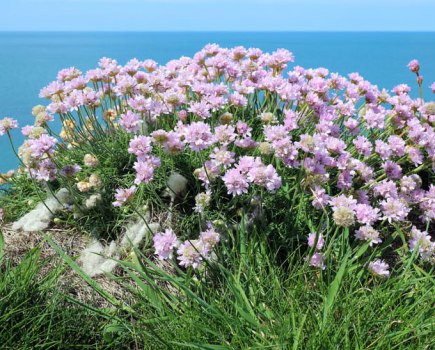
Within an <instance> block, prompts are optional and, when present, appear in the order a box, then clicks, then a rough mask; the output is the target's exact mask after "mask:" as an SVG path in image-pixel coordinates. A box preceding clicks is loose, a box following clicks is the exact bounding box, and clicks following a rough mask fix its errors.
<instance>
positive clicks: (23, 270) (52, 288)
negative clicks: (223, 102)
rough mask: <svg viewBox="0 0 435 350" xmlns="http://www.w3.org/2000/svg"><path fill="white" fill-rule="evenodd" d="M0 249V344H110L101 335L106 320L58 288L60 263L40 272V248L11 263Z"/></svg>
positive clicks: (78, 346)
mask: <svg viewBox="0 0 435 350" xmlns="http://www.w3.org/2000/svg"><path fill="white" fill-rule="evenodd" d="M1 242H3V240H1ZM1 247H2V243H0V248H1ZM1 250H2V249H0V348H1V349H14V350H15V349H99V348H103V347H107V348H111V347H110V346H109V345H110V343H107V342H105V341H104V339H103V337H102V335H101V330H102V329H103V328H104V327H105V326H106V324H107V321H106V320H105V319H103V318H101V317H98V316H97V315H95V314H94V313H91V312H89V311H88V310H87V309H85V308H83V307H77V306H76V305H75V304H73V303H71V302H70V301H68V299H67V298H66V297H65V295H63V294H62V293H61V292H60V291H59V289H58V284H57V282H58V279H59V276H60V275H61V274H62V273H63V270H64V268H63V267H62V266H59V267H56V268H53V269H50V270H49V271H48V272H47V273H43V271H42V269H43V268H44V267H45V264H47V262H46V261H44V260H42V259H41V257H40V249H39V248H34V249H32V250H31V251H29V252H28V254H27V255H26V256H25V257H24V258H23V259H22V261H21V262H20V263H19V264H18V265H16V266H15V265H13V264H12V263H11V261H10V260H9V259H7V258H6V257H4V256H3V257H2V253H1ZM114 345H115V346H117V344H116V343H115V344H114Z"/></svg>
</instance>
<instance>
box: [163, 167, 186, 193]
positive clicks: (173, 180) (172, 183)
mask: <svg viewBox="0 0 435 350" xmlns="http://www.w3.org/2000/svg"><path fill="white" fill-rule="evenodd" d="M167 186H168V189H167V193H168V195H169V196H170V197H171V199H172V200H174V199H175V197H176V196H178V195H179V194H182V193H183V192H184V191H185V190H186V186H187V179H186V178H185V177H184V176H183V175H181V174H179V173H172V174H171V175H170V176H169V179H168V183H167Z"/></svg>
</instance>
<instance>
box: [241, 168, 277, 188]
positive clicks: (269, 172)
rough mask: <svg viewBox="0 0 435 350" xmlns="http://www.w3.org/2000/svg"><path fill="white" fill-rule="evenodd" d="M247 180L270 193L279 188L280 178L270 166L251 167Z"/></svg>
mask: <svg viewBox="0 0 435 350" xmlns="http://www.w3.org/2000/svg"><path fill="white" fill-rule="evenodd" d="M247 179H248V181H249V182H253V183H255V184H256V185H259V186H263V187H265V188H267V190H268V191H270V192H275V191H276V190H277V189H278V188H280V187H281V177H280V176H279V175H278V173H277V172H276V170H275V168H274V167H273V165H272V164H269V165H267V166H265V165H263V164H261V165H258V166H254V167H252V168H251V169H250V170H249V172H248V174H247Z"/></svg>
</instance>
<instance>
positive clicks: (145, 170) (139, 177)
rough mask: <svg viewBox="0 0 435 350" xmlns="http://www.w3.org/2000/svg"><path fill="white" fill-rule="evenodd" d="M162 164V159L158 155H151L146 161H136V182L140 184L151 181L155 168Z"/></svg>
mask: <svg viewBox="0 0 435 350" xmlns="http://www.w3.org/2000/svg"><path fill="white" fill-rule="evenodd" d="M159 165H160V159H159V158H157V157H150V158H148V159H147V160H145V161H138V162H135V163H134V166H133V168H134V170H136V179H135V180H134V183H135V184H137V185H139V184H141V183H149V182H150V181H151V180H152V179H153V177H154V170H155V168H157V167H158V166H159Z"/></svg>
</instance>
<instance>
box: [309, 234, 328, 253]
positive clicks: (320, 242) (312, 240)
mask: <svg viewBox="0 0 435 350" xmlns="http://www.w3.org/2000/svg"><path fill="white" fill-rule="evenodd" d="M316 239H317V244H316V250H320V249H322V248H323V244H324V242H325V239H324V238H323V235H322V234H321V233H319V234H317V233H310V234H309V235H308V246H309V247H311V248H312V247H314V243H315V242H316Z"/></svg>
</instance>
